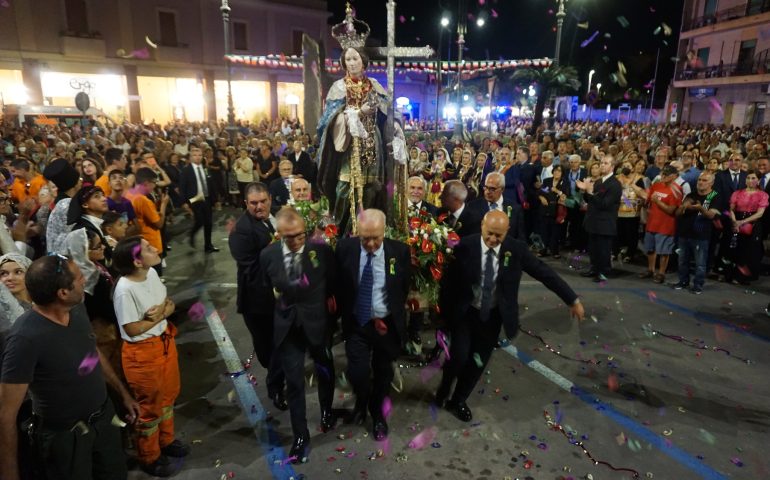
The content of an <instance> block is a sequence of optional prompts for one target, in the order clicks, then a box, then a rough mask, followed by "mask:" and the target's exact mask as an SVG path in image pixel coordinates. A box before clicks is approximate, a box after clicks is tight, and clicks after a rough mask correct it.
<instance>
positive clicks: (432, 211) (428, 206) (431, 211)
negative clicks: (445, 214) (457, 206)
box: [407, 200, 438, 218]
mask: <svg viewBox="0 0 770 480" xmlns="http://www.w3.org/2000/svg"><path fill="white" fill-rule="evenodd" d="M420 210H425V211H426V212H428V215H430V216H431V217H433V218H438V207H437V206H435V205H433V204H432V203H430V202H426V201H425V200H423V201H422V204H421V205H420ZM408 211H409V201H408V200H407V212H408Z"/></svg>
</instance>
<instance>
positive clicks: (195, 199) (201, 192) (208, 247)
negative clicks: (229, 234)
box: [179, 146, 219, 253]
mask: <svg viewBox="0 0 770 480" xmlns="http://www.w3.org/2000/svg"><path fill="white" fill-rule="evenodd" d="M202 161H203V152H202V151H201V149H200V148H198V147H195V146H191V147H190V164H189V165H187V166H186V167H184V168H183V169H182V173H181V174H180V175H179V191H180V193H181V195H182V200H184V201H185V203H188V204H189V205H190V208H191V209H192V211H193V216H194V218H195V223H194V224H193V227H192V230H190V246H191V247H193V248H195V234H196V233H198V230H200V229H201V227H203V240H204V245H203V248H204V250H205V252H206V253H213V252H218V251H219V249H218V248H217V247H215V246H214V244H213V243H211V223H212V222H211V195H209V184H208V179H207V175H206V170H205V169H204V168H203V165H202Z"/></svg>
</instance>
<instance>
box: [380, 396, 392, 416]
mask: <svg viewBox="0 0 770 480" xmlns="http://www.w3.org/2000/svg"><path fill="white" fill-rule="evenodd" d="M392 410H393V403H392V402H391V400H390V397H385V398H384V399H383V400H382V416H383V417H385V420H387V419H388V417H390V413H391V411H392Z"/></svg>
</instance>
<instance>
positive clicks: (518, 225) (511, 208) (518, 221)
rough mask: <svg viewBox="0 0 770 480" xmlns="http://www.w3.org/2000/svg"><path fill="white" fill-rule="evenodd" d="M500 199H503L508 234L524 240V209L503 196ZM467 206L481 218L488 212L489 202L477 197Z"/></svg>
mask: <svg viewBox="0 0 770 480" xmlns="http://www.w3.org/2000/svg"><path fill="white" fill-rule="evenodd" d="M501 199H502V201H503V212H504V213H505V214H506V215H508V236H510V237H513V238H517V239H519V240H524V241H526V235H525V234H524V211H523V210H522V209H521V207H520V206H519V205H518V204H515V203H511V202H509V201H507V200H505V197H502V198H501ZM468 208H470V209H472V210H474V211H475V212H476V214H477V215H478V216H479V217H481V219H482V220H483V219H484V215H486V214H487V212H489V202H487V199H486V198H484V197H482V198H477V199H476V200H473V201H471V202H470V203H468ZM479 228H480V227H479Z"/></svg>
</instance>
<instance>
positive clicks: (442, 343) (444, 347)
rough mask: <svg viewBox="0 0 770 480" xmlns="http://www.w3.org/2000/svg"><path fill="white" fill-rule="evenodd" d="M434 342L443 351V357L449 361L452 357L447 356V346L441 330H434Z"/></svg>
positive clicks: (444, 335)
mask: <svg viewBox="0 0 770 480" xmlns="http://www.w3.org/2000/svg"><path fill="white" fill-rule="evenodd" d="M436 342H437V343H438V344H439V346H440V347H441V348H442V350H444V355H446V358H447V360H451V359H452V357H451V355H449V346H448V345H447V340H446V334H445V333H444V332H442V331H441V330H436Z"/></svg>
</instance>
